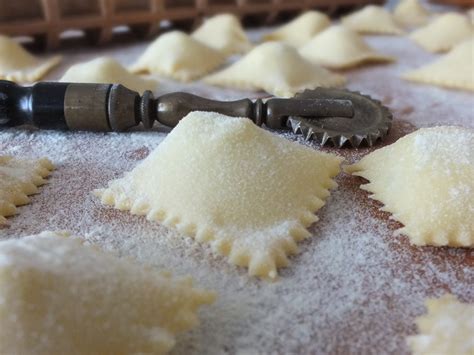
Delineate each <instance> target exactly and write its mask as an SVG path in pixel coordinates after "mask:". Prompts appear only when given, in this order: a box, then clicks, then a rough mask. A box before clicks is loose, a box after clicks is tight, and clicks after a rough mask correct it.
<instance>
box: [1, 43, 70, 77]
mask: <svg viewBox="0 0 474 355" xmlns="http://www.w3.org/2000/svg"><path fill="white" fill-rule="evenodd" d="M60 61H61V57H60V56H56V57H52V58H49V59H39V58H36V57H34V56H33V55H31V54H30V53H28V52H27V51H26V50H25V49H23V47H22V46H21V45H19V44H18V43H16V42H15V41H14V40H12V39H10V38H8V37H6V36H2V35H0V80H11V81H15V82H18V83H31V82H34V81H36V80H39V79H41V78H42V77H43V76H45V75H46V73H47V72H48V71H50V70H51V68H53V67H55V66H56V65H57V64H58V63H59V62H60Z"/></svg>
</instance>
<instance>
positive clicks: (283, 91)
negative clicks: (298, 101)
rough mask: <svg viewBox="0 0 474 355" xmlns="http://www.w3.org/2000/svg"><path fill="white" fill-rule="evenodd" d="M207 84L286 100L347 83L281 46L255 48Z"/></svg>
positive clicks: (211, 76)
mask: <svg viewBox="0 0 474 355" xmlns="http://www.w3.org/2000/svg"><path fill="white" fill-rule="evenodd" d="M203 80H204V82H206V83H208V84H211V85H218V86H224V87H230V88H236V89H241V90H264V91H266V92H268V93H269V94H272V95H276V96H282V97H291V96H294V95H295V94H296V93H298V92H301V91H304V90H305V89H314V88H316V87H318V86H326V87H331V86H341V85H343V84H344V83H345V78H344V77H343V76H342V75H339V74H334V73H331V72H330V71H328V70H326V69H324V68H323V67H321V66H319V65H317V64H313V63H311V62H309V61H308V60H306V59H304V58H303V57H302V56H301V55H300V54H299V53H298V51H297V50H296V49H295V48H293V47H291V46H288V45H286V44H283V43H278V42H269V43H264V44H261V45H259V46H257V47H255V48H254V49H253V50H252V51H250V52H249V53H248V54H247V55H246V56H244V57H243V58H242V59H240V60H239V61H237V62H236V63H234V64H232V65H231V66H230V67H228V68H225V69H223V70H221V71H219V72H217V73H214V74H211V75H209V76H207V77H205V78H204V79H203Z"/></svg>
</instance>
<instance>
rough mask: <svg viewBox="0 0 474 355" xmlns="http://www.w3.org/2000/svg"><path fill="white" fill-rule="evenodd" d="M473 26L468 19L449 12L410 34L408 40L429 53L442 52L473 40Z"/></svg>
mask: <svg viewBox="0 0 474 355" xmlns="http://www.w3.org/2000/svg"><path fill="white" fill-rule="evenodd" d="M473 34H474V32H473V26H472V24H471V23H470V21H469V19H468V18H467V17H466V16H464V15H461V14H458V13H455V12H451V13H447V14H444V15H441V16H439V17H437V18H436V19H434V20H433V21H432V22H431V23H429V24H428V25H426V26H425V27H422V28H420V29H418V30H416V31H414V32H413V33H412V34H410V38H411V39H412V40H414V41H415V42H416V43H417V44H419V45H420V46H421V47H423V48H424V49H426V50H427V51H429V52H435V53H436V52H444V51H448V50H450V49H451V48H452V47H454V46H455V45H457V44H459V43H461V42H463V41H465V40H467V39H469V38H471V39H472V38H473Z"/></svg>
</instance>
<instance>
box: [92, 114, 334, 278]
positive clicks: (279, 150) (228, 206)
mask: <svg viewBox="0 0 474 355" xmlns="http://www.w3.org/2000/svg"><path fill="white" fill-rule="evenodd" d="M341 161H342V158H340V157H337V156H335V155H331V154H327V153H322V152H318V151H315V150H313V149H311V148H308V147H306V146H303V145H300V144H298V143H295V142H290V141H288V140H286V139H284V138H282V137H278V136H275V135H273V134H272V133H270V132H268V131H265V130H263V129H261V128H259V127H257V126H256V125H255V124H253V123H252V122H251V121H250V120H249V119H247V118H235V117H228V116H223V115H220V114H217V113H213V112H192V113H190V114H189V115H187V116H186V117H185V118H184V119H183V120H181V121H180V123H179V124H178V125H177V126H176V128H175V129H174V130H173V131H172V132H171V133H170V134H169V135H168V136H167V137H166V139H165V140H164V141H163V142H162V143H161V144H160V145H159V146H158V147H157V148H156V149H155V150H154V151H153V152H152V153H151V154H150V155H149V156H148V157H147V158H146V159H145V160H144V161H143V162H142V163H140V164H139V165H138V166H137V167H135V169H133V170H132V171H131V172H129V173H127V174H126V175H125V176H124V177H123V178H121V179H118V180H113V181H111V182H110V183H109V185H108V187H107V188H106V189H101V190H96V194H97V195H98V196H100V198H101V200H102V202H103V203H104V204H107V205H112V206H115V208H118V209H121V210H130V212H131V213H133V214H139V215H146V216H147V218H148V219H149V220H152V221H160V222H162V223H163V224H164V225H166V226H171V227H176V228H177V229H178V230H179V231H180V232H182V233H184V234H189V235H191V236H195V238H196V240H197V241H199V242H203V243H209V244H210V245H211V246H212V248H213V250H214V251H216V252H217V253H219V254H221V255H224V256H227V257H228V260H229V261H230V262H231V263H232V264H235V265H239V266H245V267H248V269H249V273H250V275H255V276H261V277H265V278H275V277H276V276H277V268H280V267H284V266H287V265H288V263H289V261H288V258H287V256H288V255H290V254H295V253H296V252H297V249H298V248H297V245H296V242H298V241H300V240H302V239H304V238H307V237H309V236H310V235H311V234H310V233H309V232H308V231H307V230H306V229H305V227H308V226H310V225H311V224H312V223H314V222H315V221H317V217H316V216H315V215H314V212H315V211H317V210H318V209H319V208H321V207H322V206H323V205H324V202H323V201H324V200H325V199H326V198H327V197H328V196H329V189H330V188H334V187H336V186H337V184H336V183H335V182H334V181H333V180H332V178H333V177H334V176H336V175H337V174H338V173H339V171H340V168H339V165H340V163H341Z"/></svg>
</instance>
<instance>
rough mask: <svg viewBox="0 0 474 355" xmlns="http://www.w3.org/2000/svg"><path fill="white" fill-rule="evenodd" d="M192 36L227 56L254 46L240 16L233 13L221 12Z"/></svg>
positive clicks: (243, 51) (246, 50)
mask: <svg viewBox="0 0 474 355" xmlns="http://www.w3.org/2000/svg"><path fill="white" fill-rule="evenodd" d="M192 37H193V38H195V39H197V40H198V41H200V42H202V43H204V44H205V45H208V46H209V47H212V48H214V49H216V50H218V51H220V52H222V53H224V54H225V55H226V56H229V55H232V54H240V53H245V52H248V51H249V50H250V49H251V48H252V44H251V43H250V41H249V40H248V38H247V35H246V34H245V31H244V29H243V28H242V25H241V24H240V22H239V20H238V18H237V17H236V16H234V15H231V14H220V15H216V16H214V17H212V18H210V19H208V20H206V21H205V22H204V24H202V25H201V26H200V27H199V28H198V29H197V30H196V31H194V32H193V33H192Z"/></svg>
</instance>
